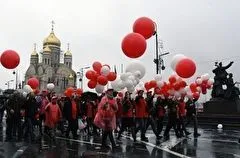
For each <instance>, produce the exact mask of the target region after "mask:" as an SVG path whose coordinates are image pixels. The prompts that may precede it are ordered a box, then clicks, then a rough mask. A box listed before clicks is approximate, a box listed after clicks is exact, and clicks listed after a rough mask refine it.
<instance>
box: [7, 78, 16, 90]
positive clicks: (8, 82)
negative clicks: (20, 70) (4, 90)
mask: <svg viewBox="0 0 240 158" xmlns="http://www.w3.org/2000/svg"><path fill="white" fill-rule="evenodd" d="M13 81H14V80H9V81H7V83H5V85H7V87H8V89H9V88H10V82H13Z"/></svg>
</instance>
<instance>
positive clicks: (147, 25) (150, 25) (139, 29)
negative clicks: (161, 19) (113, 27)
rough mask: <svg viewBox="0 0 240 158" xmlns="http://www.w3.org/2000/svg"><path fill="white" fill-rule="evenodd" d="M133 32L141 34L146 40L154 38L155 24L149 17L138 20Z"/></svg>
mask: <svg viewBox="0 0 240 158" xmlns="http://www.w3.org/2000/svg"><path fill="white" fill-rule="evenodd" d="M133 32H135V33H139V34H141V35H142V36H143V37H144V38H145V39H148V38H150V37H152V35H153V34H154V32H155V25H154V22H153V21H152V20H151V19H150V18H147V17H141V18H138V19H137V20H136V21H135V22H134V24H133Z"/></svg>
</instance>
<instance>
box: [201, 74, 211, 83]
mask: <svg viewBox="0 0 240 158" xmlns="http://www.w3.org/2000/svg"><path fill="white" fill-rule="evenodd" d="M209 78H210V75H209V74H208V73H206V74H204V75H202V76H201V79H202V80H203V81H205V80H208V79H209Z"/></svg>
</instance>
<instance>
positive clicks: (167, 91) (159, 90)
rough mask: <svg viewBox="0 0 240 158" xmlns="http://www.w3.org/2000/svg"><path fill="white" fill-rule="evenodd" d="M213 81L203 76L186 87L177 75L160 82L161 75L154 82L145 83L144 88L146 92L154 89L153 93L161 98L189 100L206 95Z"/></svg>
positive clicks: (185, 83) (205, 75) (184, 82)
mask: <svg viewBox="0 0 240 158" xmlns="http://www.w3.org/2000/svg"><path fill="white" fill-rule="evenodd" d="M212 85H213V79H210V75H209V74H204V75H202V76H201V77H198V78H197V79H196V81H195V82H194V83H191V84H189V85H187V82H186V81H184V79H183V78H181V77H179V76H177V75H171V76H169V78H168V82H165V81H163V80H162V76H161V75H159V74H158V75H156V76H155V78H154V80H151V81H149V82H146V83H145V84H144V87H145V89H146V90H147V91H149V90H151V89H154V93H155V94H157V95H160V96H162V97H165V98H168V97H175V98H176V99H180V98H181V97H187V98H190V99H199V97H200V94H201V93H202V94H206V93H207V91H206V90H207V89H211V87H212Z"/></svg>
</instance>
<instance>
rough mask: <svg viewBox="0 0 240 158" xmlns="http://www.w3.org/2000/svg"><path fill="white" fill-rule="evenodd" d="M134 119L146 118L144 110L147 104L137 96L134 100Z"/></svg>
mask: <svg viewBox="0 0 240 158" xmlns="http://www.w3.org/2000/svg"><path fill="white" fill-rule="evenodd" d="M135 101H136V118H145V117H146V113H147V112H146V108H147V103H146V101H145V99H144V98H143V97H139V96H137V97H136V99H135Z"/></svg>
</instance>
